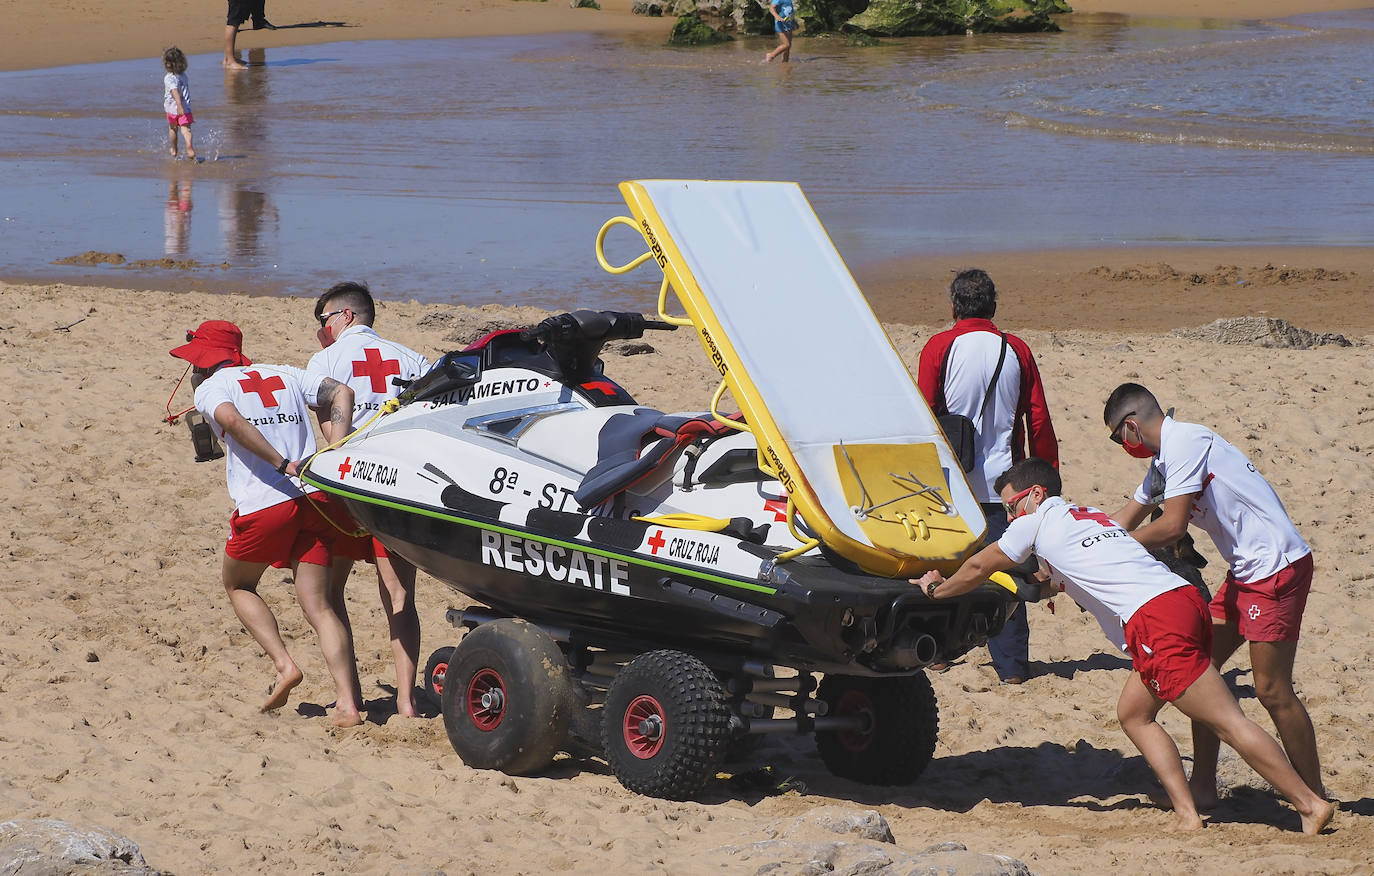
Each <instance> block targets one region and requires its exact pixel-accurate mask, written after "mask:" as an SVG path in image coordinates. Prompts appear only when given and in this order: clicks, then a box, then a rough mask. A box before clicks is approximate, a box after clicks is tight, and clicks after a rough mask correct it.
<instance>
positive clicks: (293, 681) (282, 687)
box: [258, 664, 305, 712]
mask: <svg viewBox="0 0 1374 876" xmlns="http://www.w3.org/2000/svg"><path fill="white" fill-rule="evenodd" d="M304 677H305V676H304V675H302V674H301V670H300V667H298V666H296V665H294V664H292V666H291V668H290V669H287V670H286V671H285V672H278V673H277V683H276V685H274V686H273V688H272V695H271V696H269V697H268V698H267V699H266V700H264V701H263V703H262V705H261V706H260V707H259V708H258V711H260V712H270V711H272V710H273V709H280V708H281V707H282V706H284V705H286V701H287V700H288V699H290V697H291V689H292V688H293V687H295V686H296V685H298V684H300V683H301V679H302V678H304Z"/></svg>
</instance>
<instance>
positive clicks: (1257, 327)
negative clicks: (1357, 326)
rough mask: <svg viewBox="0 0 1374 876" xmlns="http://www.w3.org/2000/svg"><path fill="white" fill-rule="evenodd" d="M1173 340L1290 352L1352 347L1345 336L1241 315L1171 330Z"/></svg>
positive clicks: (1260, 317) (1259, 317) (1281, 320)
mask: <svg viewBox="0 0 1374 876" xmlns="http://www.w3.org/2000/svg"><path fill="white" fill-rule="evenodd" d="M1172 334H1173V335H1174V336H1175V337H1180V338H1187V339H1188V340H1192V341H1212V342H1213V343H1218V344H1247V345H1250V346H1256V347H1282V348H1284V349H1290V350H1310V349H1312V348H1313V347H1322V346H1326V345H1328V344H1330V345H1334V346H1337V347H1351V346H1354V344H1353V343H1352V342H1351V340H1350V339H1349V338H1347V337H1346V336H1345V335H1338V334H1335V333H1333V332H1324V333H1322V334H1317V333H1316V332H1310V331H1308V330H1307V329H1304V328H1298V327H1297V326H1295V325H1293V324H1292V323H1290V322H1288V321H1287V320H1285V319H1269V318H1267V317H1263V316H1241V317H1234V318H1232V319H1219V320H1217V321H1216V322H1214V323H1211V324H1210V325H1204V326H1199V327H1198V328H1191V329H1174V331H1173V332H1172Z"/></svg>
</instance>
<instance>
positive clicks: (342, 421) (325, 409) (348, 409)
mask: <svg viewBox="0 0 1374 876" xmlns="http://www.w3.org/2000/svg"><path fill="white" fill-rule="evenodd" d="M318 398H319V401H320V431H321V432H323V433H324V440H325V441H326V442H327V443H329V444H333V443H334V442H335V441H338V440H339V439H341V438H343V437H344V436H346V435H347V434H348V433H349V432H350V431H352V429H353V387H351V386H349V385H348V384H346V383H340V382H339V381H337V380H334V379H333V378H331V377H326V378H325V379H324V382H323V383H321V384H320V391H319V393H318ZM326 414H327V415H328V417H327V418H326Z"/></svg>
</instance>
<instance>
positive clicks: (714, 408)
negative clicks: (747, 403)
mask: <svg viewBox="0 0 1374 876" xmlns="http://www.w3.org/2000/svg"><path fill="white" fill-rule="evenodd" d="M727 389H729V385H728V384H726V382H725V381H724V380H722V381H721V382H720V386H718V387H716V391H715V393H713V394H712V395H711V418H712V419H714V420H715V421H716V422H717V423H724V424H725V425H727V426H729V427H730V428H731V429H738V430H740V431H741V432H749V433H752V432H753V431H754V430H753V429H751V428H749V424H748V423H741V422H740V421H739V420H730V419H726V418H725V417H722V416H721V415H720V400H721V399H722V398H724V397H725V390H727Z"/></svg>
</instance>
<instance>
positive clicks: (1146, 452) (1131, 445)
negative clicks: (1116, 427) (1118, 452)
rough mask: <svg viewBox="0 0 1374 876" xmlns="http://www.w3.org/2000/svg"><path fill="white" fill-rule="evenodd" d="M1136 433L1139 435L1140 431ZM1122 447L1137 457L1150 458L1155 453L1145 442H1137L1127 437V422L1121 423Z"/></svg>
mask: <svg viewBox="0 0 1374 876" xmlns="http://www.w3.org/2000/svg"><path fill="white" fill-rule="evenodd" d="M1136 434H1137V435H1138V434H1140V433H1139V432H1138V431H1137V432H1136ZM1121 449H1122V450H1124V451H1126V453H1127V454H1128V455H1130V456H1134V457H1135V458H1136V459H1150V458H1152V457H1153V456H1154V455H1155V452H1154V451H1153V450H1151V449H1150V448H1148V447H1146V446H1145V445H1144V444H1137V443H1135V442H1134V441H1132V440H1131V439H1129V438H1127V437H1126V424H1125V423H1122V424H1121Z"/></svg>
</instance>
